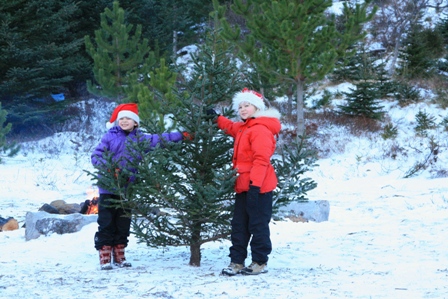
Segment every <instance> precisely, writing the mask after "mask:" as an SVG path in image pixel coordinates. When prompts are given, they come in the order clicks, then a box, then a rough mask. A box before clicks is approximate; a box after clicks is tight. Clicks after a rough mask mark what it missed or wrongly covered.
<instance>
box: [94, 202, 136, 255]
mask: <svg viewBox="0 0 448 299" xmlns="http://www.w3.org/2000/svg"><path fill="white" fill-rule="evenodd" d="M119 199H120V197H119V196H118V195H112V194H100V198H99V206H98V221H97V222H98V232H96V233H95V248H96V249H97V250H99V249H101V248H102V247H103V246H104V245H108V246H114V245H119V244H123V245H125V246H127V245H128V237H129V231H130V229H131V218H130V217H129V215H130V214H129V211H126V210H125V209H123V208H121V207H117V205H116V201H114V200H119Z"/></svg>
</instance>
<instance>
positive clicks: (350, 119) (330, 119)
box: [305, 111, 382, 137]
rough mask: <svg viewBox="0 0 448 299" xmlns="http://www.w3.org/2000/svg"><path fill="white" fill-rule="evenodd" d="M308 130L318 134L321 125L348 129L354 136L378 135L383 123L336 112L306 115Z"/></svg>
mask: <svg viewBox="0 0 448 299" xmlns="http://www.w3.org/2000/svg"><path fill="white" fill-rule="evenodd" d="M305 119H306V120H307V123H308V124H307V129H308V130H309V132H310V133H313V132H316V131H317V128H318V126H319V124H322V125H324V124H325V125H328V124H332V125H335V126H341V127H346V128H347V129H348V130H349V131H350V133H351V134H352V135H354V136H358V137H359V136H362V135H363V134H365V133H376V132H379V131H381V130H382V128H381V123H380V122H379V121H377V120H374V119H371V118H367V117H363V116H348V115H343V114H339V113H336V112H331V111H326V112H323V113H314V112H309V113H306V115H305Z"/></svg>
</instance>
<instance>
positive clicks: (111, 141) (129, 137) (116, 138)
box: [91, 126, 183, 194]
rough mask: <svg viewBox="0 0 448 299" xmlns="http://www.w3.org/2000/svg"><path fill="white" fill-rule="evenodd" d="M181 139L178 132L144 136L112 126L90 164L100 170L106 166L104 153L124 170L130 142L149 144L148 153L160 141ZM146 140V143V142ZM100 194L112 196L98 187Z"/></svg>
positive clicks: (129, 156) (181, 136) (96, 149)
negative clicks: (110, 155)
mask: <svg viewBox="0 0 448 299" xmlns="http://www.w3.org/2000/svg"><path fill="white" fill-rule="evenodd" d="M182 139H183V135H182V133H180V132H171V133H163V134H161V135H157V134H153V135H151V134H146V133H143V132H142V131H141V130H139V129H135V130H133V131H132V132H126V131H123V130H122V129H121V128H120V127H119V126H114V127H112V128H110V129H109V131H107V133H106V134H105V135H104V136H103V138H101V142H100V143H99V144H98V146H97V147H96V148H95V150H94V151H93V153H92V156H91V160H92V164H93V166H94V167H96V168H100V167H101V166H102V165H105V164H106V160H105V158H104V156H103V155H104V153H108V154H112V157H113V158H112V159H113V161H114V163H117V165H118V166H119V168H120V169H126V164H127V161H128V160H129V159H130V158H131V155H130V154H129V148H128V146H129V145H130V144H131V143H132V142H137V141H145V142H149V148H148V151H150V150H151V148H154V147H156V146H157V145H158V144H159V143H160V142H161V141H163V140H165V141H170V142H178V141H181V140H182ZM146 140H147V141H146ZM98 189H99V193H100V194H114V192H110V191H108V190H105V189H104V188H101V187H98Z"/></svg>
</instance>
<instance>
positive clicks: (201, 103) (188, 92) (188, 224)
mask: <svg viewBox="0 0 448 299" xmlns="http://www.w3.org/2000/svg"><path fill="white" fill-rule="evenodd" d="M206 40H207V42H206V44H204V45H202V46H201V47H200V50H199V52H198V54H196V55H194V56H193V57H192V58H193V63H194V66H193V70H192V72H191V73H189V74H188V75H182V73H181V72H178V74H179V77H178V80H177V82H178V83H177V84H178V85H177V86H176V88H175V89H174V90H173V93H172V94H171V95H172V96H174V99H173V100H172V101H168V100H167V101H166V102H165V103H164V105H161V106H160V107H159V108H160V111H158V112H159V113H160V114H163V115H168V114H169V113H170V114H171V120H172V121H173V122H174V123H176V124H177V126H178V128H182V129H181V130H185V131H186V132H188V133H189V134H190V137H189V138H187V139H186V140H184V141H183V142H182V143H174V144H173V143H166V144H163V146H161V147H158V148H156V149H154V150H152V151H151V152H150V153H149V154H143V153H142V151H143V149H142V148H138V145H137V146H136V149H135V152H136V153H137V155H138V156H141V157H142V159H143V161H142V162H141V163H139V164H138V165H135V168H136V169H138V172H139V174H138V176H137V180H136V182H135V183H134V184H132V185H131V186H130V188H128V189H127V192H128V193H127V194H126V195H124V196H125V197H126V198H132V199H134V200H132V201H131V200H130V201H128V204H129V205H130V207H131V208H132V209H133V210H134V211H135V213H136V215H137V217H136V218H134V221H133V232H134V233H135V234H136V235H137V237H138V239H139V240H140V241H142V242H146V244H147V245H148V246H188V247H189V248H190V262H189V263H190V265H193V266H200V263H201V250H200V249H201V245H202V244H204V243H207V242H211V241H216V240H221V239H225V238H227V237H228V235H229V233H230V219H231V215H232V214H231V211H232V207H233V205H232V203H233V199H232V198H233V192H234V191H233V187H234V171H233V170H232V169H231V148H232V145H233V141H232V140H231V139H230V138H229V137H228V136H227V135H225V134H224V133H223V132H221V131H219V130H218V128H217V126H216V124H215V123H214V122H213V120H212V119H211V118H210V116H208V115H207V114H206V111H207V109H210V108H211V107H214V108H216V109H218V104H219V103H221V102H227V104H230V103H229V102H228V100H229V99H230V98H231V97H232V96H233V94H234V93H235V92H237V91H239V90H241V88H242V87H243V86H242V84H241V81H240V78H239V77H238V76H237V75H236V74H237V73H238V72H237V68H236V65H235V63H234V62H232V60H231V59H230V57H229V55H228V52H229V50H228V49H227V48H226V45H225V44H224V43H223V42H222V41H220V40H219V39H217V35H216V34H214V33H213V32H212V33H210V35H208V36H207V38H206ZM162 94H163V92H161V93H159V95H162ZM224 113H225V114H226V115H229V111H227V110H226V111H224ZM142 128H143V129H145V130H147V131H148V132H157V130H159V129H160V125H159V122H158V121H155V122H152V121H151V120H146V122H143V125H142ZM139 153H141V154H139ZM155 208H157V209H160V211H161V212H160V213H156V214H154V213H153V211H154V209H155Z"/></svg>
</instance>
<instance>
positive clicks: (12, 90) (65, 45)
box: [0, 0, 88, 113]
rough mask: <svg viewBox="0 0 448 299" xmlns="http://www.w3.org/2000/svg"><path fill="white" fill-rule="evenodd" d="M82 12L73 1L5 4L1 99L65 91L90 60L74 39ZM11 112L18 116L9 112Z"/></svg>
mask: <svg viewBox="0 0 448 299" xmlns="http://www.w3.org/2000/svg"><path fill="white" fill-rule="evenodd" d="M77 10H78V8H77V6H76V4H75V3H74V2H73V1H70V0H62V1H61V0H47V1H44V2H42V1H37V0H31V1H25V0H11V1H2V5H1V6H0V20H1V22H0V96H1V98H2V99H3V101H4V105H5V107H9V108H11V107H12V106H13V105H12V103H11V102H12V101H13V99H15V98H21V99H33V98H34V99H36V98H45V97H48V98H49V97H50V94H51V93H59V92H65V91H66V86H67V85H68V84H69V83H70V82H71V81H72V80H73V76H76V75H77V74H79V73H82V72H84V71H85V70H84V69H85V68H86V66H88V60H86V59H84V58H83V57H82V56H81V55H79V53H80V49H81V46H82V44H83V40H82V39H76V38H73V36H71V32H72V30H73V28H74V27H75V26H76V25H77V23H76V19H75V18H74V15H75V13H76V12H77ZM9 111H10V113H14V111H13V110H11V109H9Z"/></svg>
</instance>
